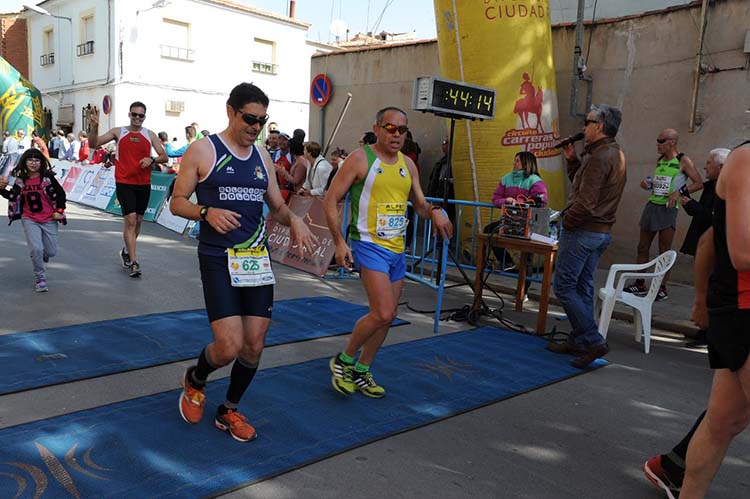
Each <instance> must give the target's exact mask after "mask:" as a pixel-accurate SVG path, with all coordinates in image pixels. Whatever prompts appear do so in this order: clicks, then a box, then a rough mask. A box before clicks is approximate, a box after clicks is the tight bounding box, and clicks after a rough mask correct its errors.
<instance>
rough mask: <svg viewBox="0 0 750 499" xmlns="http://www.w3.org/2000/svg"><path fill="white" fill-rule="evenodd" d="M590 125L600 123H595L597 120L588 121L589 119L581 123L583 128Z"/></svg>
mask: <svg viewBox="0 0 750 499" xmlns="http://www.w3.org/2000/svg"><path fill="white" fill-rule="evenodd" d="M592 123H601V122H600V121H597V120H590V119H588V118H587V119H585V120H584V121H583V126H589V125H590V124H592Z"/></svg>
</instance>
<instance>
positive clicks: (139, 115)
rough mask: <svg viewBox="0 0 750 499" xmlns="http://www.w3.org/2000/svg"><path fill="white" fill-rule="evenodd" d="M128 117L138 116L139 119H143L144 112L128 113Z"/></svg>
mask: <svg viewBox="0 0 750 499" xmlns="http://www.w3.org/2000/svg"><path fill="white" fill-rule="evenodd" d="M130 117H131V118H140V119H144V118H145V117H146V115H145V114H142V113H130Z"/></svg>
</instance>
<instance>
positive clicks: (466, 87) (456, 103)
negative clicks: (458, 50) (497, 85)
mask: <svg viewBox="0 0 750 499" xmlns="http://www.w3.org/2000/svg"><path fill="white" fill-rule="evenodd" d="M412 108H413V109H415V110H417V111H422V112H429V113H435V114H437V115H439V116H447V117H449V118H469V119H480V120H491V119H493V118H494V117H495V90H494V89H491V88H486V87H480V86H477V85H470V84H468V83H461V82H458V81H452V80H444V79H442V78H436V77H434V76H421V77H419V78H417V80H416V81H415V82H414V99H413V101H412Z"/></svg>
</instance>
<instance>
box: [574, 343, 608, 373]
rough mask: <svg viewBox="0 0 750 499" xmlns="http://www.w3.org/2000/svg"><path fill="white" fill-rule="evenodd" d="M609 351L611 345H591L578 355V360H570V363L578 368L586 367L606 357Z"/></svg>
mask: <svg viewBox="0 0 750 499" xmlns="http://www.w3.org/2000/svg"><path fill="white" fill-rule="evenodd" d="M608 353H609V345H607V344H606V343H602V344H601V345H596V346H595V347H589V348H585V349H584V354H583V355H582V356H580V357H578V358H577V359H576V360H573V361H571V362H570V365H572V366H573V367H577V368H578V369H586V368H587V367H588V366H589V365H590V364H591V363H592V362H594V361H595V360H596V359H599V358H601V357H604V356H605V355H607V354H608Z"/></svg>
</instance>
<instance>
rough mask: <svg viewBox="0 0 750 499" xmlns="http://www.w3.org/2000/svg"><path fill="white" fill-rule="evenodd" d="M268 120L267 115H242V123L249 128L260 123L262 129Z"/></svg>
mask: <svg viewBox="0 0 750 499" xmlns="http://www.w3.org/2000/svg"><path fill="white" fill-rule="evenodd" d="M268 118H269V116H268V115H265V116H255V115H254V114H250V113H242V121H244V122H245V123H247V124H248V125H250V126H253V125H255V124H256V123H260V126H261V127H264V126H265V125H266V123H267V122H268Z"/></svg>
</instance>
